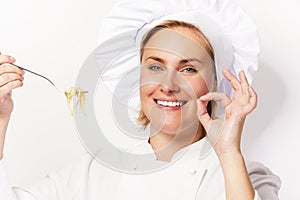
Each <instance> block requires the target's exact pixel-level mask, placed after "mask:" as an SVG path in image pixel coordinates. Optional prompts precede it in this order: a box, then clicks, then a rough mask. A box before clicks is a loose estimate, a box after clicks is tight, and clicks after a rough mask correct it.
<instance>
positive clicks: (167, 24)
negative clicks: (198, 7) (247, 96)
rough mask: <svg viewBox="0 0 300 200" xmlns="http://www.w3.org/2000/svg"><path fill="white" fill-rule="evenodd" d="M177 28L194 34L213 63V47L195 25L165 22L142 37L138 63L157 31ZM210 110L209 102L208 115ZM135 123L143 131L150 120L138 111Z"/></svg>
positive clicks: (182, 22) (209, 104) (181, 22)
mask: <svg viewBox="0 0 300 200" xmlns="http://www.w3.org/2000/svg"><path fill="white" fill-rule="evenodd" d="M178 27H180V28H186V29H189V30H191V31H192V32H193V33H195V36H196V38H197V39H199V41H201V44H202V45H203V48H204V49H205V50H206V52H207V53H208V54H209V56H210V57H211V59H212V60H213V61H214V50H213V47H212V46H211V44H210V42H209V40H208V39H207V37H206V36H205V35H204V34H203V33H202V32H201V31H200V29H199V28H197V27H196V26H195V25H193V24H191V23H188V22H184V21H178V20H166V21H164V22H162V23H160V24H158V25H156V26H155V27H153V28H152V29H150V30H149V31H148V32H147V33H146V34H145V35H144V36H143V39H142V42H141V46H140V62H141V61H142V57H143V54H144V48H145V46H146V44H147V43H148V41H149V40H150V39H151V38H152V36H153V35H155V34H156V33H157V32H158V31H160V30H162V29H174V28H178ZM211 108H212V105H211V102H209V103H208V105H207V110H208V113H211ZM137 123H138V125H140V126H141V127H142V128H143V129H145V128H146V127H147V126H148V124H149V123H150V120H149V119H148V118H147V116H146V115H145V113H144V112H143V111H142V110H140V111H139V116H138V118H137Z"/></svg>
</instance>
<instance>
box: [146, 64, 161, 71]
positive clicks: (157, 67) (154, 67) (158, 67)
mask: <svg viewBox="0 0 300 200" xmlns="http://www.w3.org/2000/svg"><path fill="white" fill-rule="evenodd" d="M148 69H149V70H151V71H163V68H162V67H161V66H159V65H150V66H149V67H148Z"/></svg>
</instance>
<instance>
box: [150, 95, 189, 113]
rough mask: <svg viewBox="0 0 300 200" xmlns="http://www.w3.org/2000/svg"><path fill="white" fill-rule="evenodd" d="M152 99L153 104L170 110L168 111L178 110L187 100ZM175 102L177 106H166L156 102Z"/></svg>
mask: <svg viewBox="0 0 300 200" xmlns="http://www.w3.org/2000/svg"><path fill="white" fill-rule="evenodd" d="M153 101H154V102H155V104H156V105H157V107H159V108H161V109H164V110H170V111H175V110H180V109H181V108H182V107H183V106H184V105H185V104H186V103H187V102H188V101H186V100H178V99H161V98H160V99H153ZM159 101H161V102H164V103H166V102H176V103H177V104H179V105H178V106H168V105H162V104H159V103H158V102H159Z"/></svg>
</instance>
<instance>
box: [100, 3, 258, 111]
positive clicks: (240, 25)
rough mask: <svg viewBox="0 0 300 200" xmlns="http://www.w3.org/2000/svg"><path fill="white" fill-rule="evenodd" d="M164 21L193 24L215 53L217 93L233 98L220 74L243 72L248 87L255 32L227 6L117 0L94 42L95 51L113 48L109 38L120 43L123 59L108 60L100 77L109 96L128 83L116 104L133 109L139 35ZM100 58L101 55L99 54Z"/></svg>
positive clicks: (254, 62) (136, 97)
mask: <svg viewBox="0 0 300 200" xmlns="http://www.w3.org/2000/svg"><path fill="white" fill-rule="evenodd" d="M165 20H179V21H185V22H188V23H192V24H194V25H195V26H196V27H198V28H199V29H200V30H201V31H202V32H203V33H204V35H205V36H206V37H207V38H208V40H209V42H210V43H211V45H212V47H213V49H214V59H215V67H216V72H217V81H218V91H220V92H225V93H226V94H227V95H229V96H231V95H232V87H231V85H230V84H229V83H228V81H227V80H225V79H224V77H223V75H222V69H223V68H227V69H228V70H229V71H231V72H232V73H233V74H235V75H237V73H238V72H239V71H240V70H244V71H245V74H246V76H247V78H248V81H249V83H251V82H252V73H253V72H254V71H256V70H257V68H258V54H259V50H260V48H259V39H258V34H257V28H256V25H255V24H254V23H253V21H252V20H251V19H250V17H249V16H247V15H246V14H245V13H244V11H243V10H242V9H241V8H240V7H239V6H238V5H236V4H235V3H234V2H232V1H231V0H151V1H149V0H122V1H120V2H119V3H118V4H116V6H115V7H114V8H113V9H112V10H111V12H110V14H109V15H108V16H107V17H106V18H105V19H104V20H103V21H102V25H101V29H100V32H99V40H98V42H99V45H100V46H101V44H104V43H106V42H107V41H110V42H114V40H113V39H114V38H119V40H122V41H123V40H124V41H123V42H118V45H117V46H116V48H117V49H115V50H120V49H122V48H123V50H124V51H120V52H126V53H122V54H121V55H120V56H118V58H116V59H113V61H112V62H111V63H110V64H109V66H108V67H107V68H106V70H105V72H104V73H103V74H102V77H101V78H102V82H103V83H104V85H106V86H107V87H108V89H109V90H110V91H112V92H113V91H116V87H118V85H120V84H119V83H120V80H121V79H122V78H123V77H124V76H128V77H130V78H129V79H127V81H126V83H125V82H123V83H122V84H121V85H122V87H123V88H121V89H120V88H118V89H119V90H118V92H115V93H114V95H115V96H117V98H119V100H120V101H121V102H123V103H125V104H127V105H130V106H132V107H133V108H136V109H138V105H139V90H138V87H139V74H138V73H137V72H138V70H139V66H140V63H139V62H140V59H139V56H140V55H139V51H138V49H139V48H140V43H141V40H142V37H143V35H144V33H145V32H146V31H147V30H149V29H150V28H153V27H154V26H155V25H157V24H159V23H161V22H163V21H165ZM120 35H123V37H119V36H120ZM109 51H110V52H113V51H114V49H111V48H110V49H109ZM99 54H103V51H102V50H100V49H99ZM106 54H107V52H106ZM99 58H103V55H100V56H99ZM99 62H101V61H99ZM129 74H132V75H129ZM120 91H121V92H120ZM127 94H130V99H128V95H127Z"/></svg>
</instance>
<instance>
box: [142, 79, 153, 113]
mask: <svg viewBox="0 0 300 200" xmlns="http://www.w3.org/2000/svg"><path fill="white" fill-rule="evenodd" d="M156 88H157V86H156V85H153V84H151V85H150V84H149V85H144V86H141V87H140V101H141V106H142V108H143V107H145V106H147V105H148V104H149V102H150V101H152V99H151V95H152V94H153V92H154V91H155V89H156Z"/></svg>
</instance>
